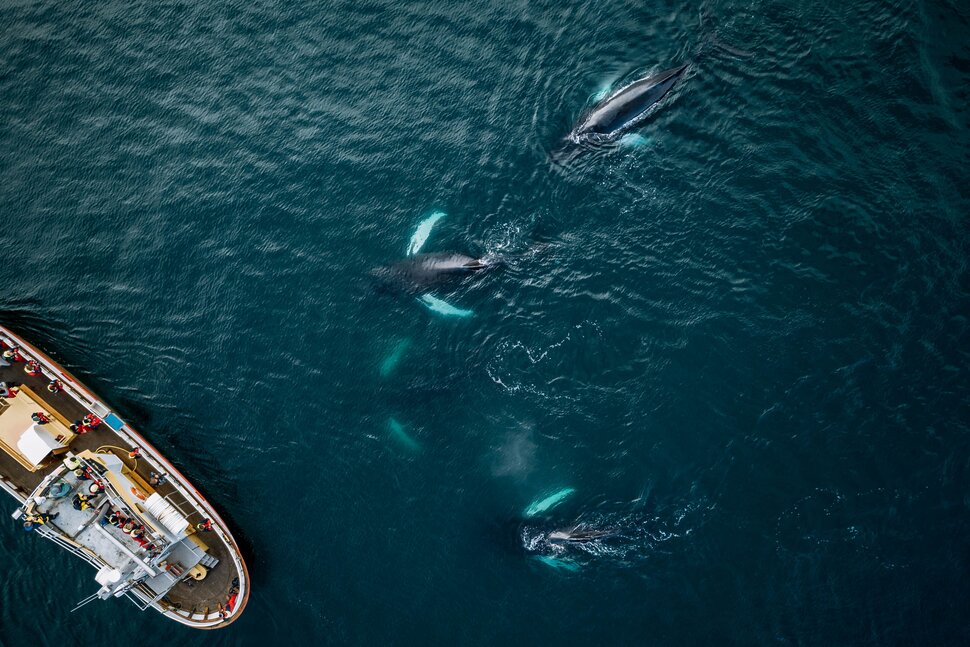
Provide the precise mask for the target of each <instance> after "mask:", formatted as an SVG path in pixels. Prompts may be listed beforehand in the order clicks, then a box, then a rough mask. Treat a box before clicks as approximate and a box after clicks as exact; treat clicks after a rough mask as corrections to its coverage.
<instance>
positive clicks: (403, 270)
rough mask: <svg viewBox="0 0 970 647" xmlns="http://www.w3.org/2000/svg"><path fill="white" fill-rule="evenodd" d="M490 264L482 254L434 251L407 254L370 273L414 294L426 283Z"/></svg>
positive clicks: (460, 275)
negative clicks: (481, 256) (467, 254)
mask: <svg viewBox="0 0 970 647" xmlns="http://www.w3.org/2000/svg"><path fill="white" fill-rule="evenodd" d="M493 264H494V263H492V262H491V261H489V260H488V259H486V258H473V257H471V256H466V255H465V254H459V253H457V252H438V253H434V254H417V255H415V256H409V257H408V258H405V259H404V260H401V261H398V262H396V263H392V264H390V265H383V266H381V267H377V268H375V269H373V270H372V271H371V275H373V276H374V277H375V278H377V279H378V280H380V281H381V282H382V283H384V284H385V285H389V286H391V287H394V288H397V289H398V290H401V291H403V292H405V293H407V294H418V293H423V292H425V291H426V290H427V289H428V288H430V287H434V286H436V285H440V284H442V283H446V282H449V281H455V280H460V279H462V278H464V277H467V276H470V275H472V274H475V273H477V272H481V271H482V270H485V269H487V268H489V267H491V266H492V265H493Z"/></svg>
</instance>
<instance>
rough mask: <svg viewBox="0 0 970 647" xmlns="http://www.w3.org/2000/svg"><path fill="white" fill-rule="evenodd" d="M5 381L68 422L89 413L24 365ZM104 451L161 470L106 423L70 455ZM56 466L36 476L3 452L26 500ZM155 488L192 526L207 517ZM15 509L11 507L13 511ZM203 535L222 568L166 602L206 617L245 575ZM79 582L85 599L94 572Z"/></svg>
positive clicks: (212, 537)
mask: <svg viewBox="0 0 970 647" xmlns="http://www.w3.org/2000/svg"><path fill="white" fill-rule="evenodd" d="M0 381H3V382H6V383H7V385H8V386H22V385H26V386H27V387H28V388H29V389H30V390H31V391H32V392H33V394H34V396H35V397H37V398H40V399H42V400H43V402H44V404H45V406H46V407H47V408H49V409H51V410H52V411H53V412H56V413H57V414H59V417H63V418H65V419H66V420H68V421H71V422H73V421H75V420H80V419H81V418H82V417H83V416H84V415H85V414H86V413H88V411H87V410H85V409H84V408H83V407H82V406H81V404H80V403H79V402H77V401H76V400H75V399H74V398H72V397H71V396H70V395H68V394H66V393H60V394H52V393H50V392H49V391H48V390H47V385H48V383H49V382H50V380H49V379H48V378H47V377H45V376H43V375H41V376H31V375H27V373H26V372H25V371H24V364H23V363H22V362H18V363H11V365H10V366H0ZM19 397H24V396H19ZM102 447H113V448H117V449H115V450H114V453H115V454H116V455H118V456H119V457H120V458H122V460H123V461H124V462H125V464H126V465H127V466H128V467H129V468H132V469H134V470H135V471H136V472H137V474H138V475H139V476H140V477H142V479H144V480H145V481H146V482H147V481H148V480H149V478H150V472H151V471H158V470H157V469H156V470H152V469H151V468H150V466H149V465H148V464H147V463H146V461H145V460H134V459H131V458H129V457H128V452H129V451H130V450H131V449H132V445H130V444H129V443H128V442H126V441H125V440H124V439H123V438H122V437H121V436H119V435H118V434H116V433H115V432H114V430H112V429H111V428H110V427H109V426H108V425H107V424H102V425H100V426H99V427H98V428H97V429H95V430H93V431H91V432H90V433H87V434H84V435H80V436H78V437H77V438H75V439H74V441H73V442H72V443H71V445H70V448H71V451H73V452H74V453H78V452H81V451H83V450H85V449H90V450H92V451H94V450H97V449H98V448H102ZM57 465H59V461H57V460H56V459H55V461H54V462H53V463H52V464H50V465H48V466H45V467H44V468H43V469H40V470H38V471H36V472H29V471H27V470H25V469H24V468H23V467H22V466H21V465H20V463H18V462H17V461H16V460H15V459H14V458H13V457H11V456H9V455H8V454H7V453H6V452H4V451H0V475H3V476H4V477H6V478H7V479H8V480H9V481H11V482H12V483H13V484H14V485H15V486H16V487H17V488H18V489H19V490H20V493H21V496H27V495H28V494H30V493H31V492H32V491H33V490H34V489H35V488H36V487H37V485H38V484H39V483H40V482H41V481H42V480H43V479H44V477H45V476H46V475H47V474H49V473H50V472H51V471H52V470H53V469H55V468H56V467H57ZM155 490H156V491H157V492H158V493H159V494H161V495H162V496H163V497H167V498H168V500H169V501H170V502H172V503H173V504H174V505H176V506H177V507H178V508H180V509H181V510H183V511H185V512H191V513H192V514H191V515H189V516H188V519H189V522H190V523H191V524H192V526H194V525H195V524H196V523H198V522H200V521H202V516H201V515H200V514H199V513H198V512H197V511H195V506H193V505H191V504H189V502H188V501H186V500H185V498H184V497H183V496H182V495H181V493H179V492H178V491H177V490H176V489H175V488H174V487H173V486H172V484H171V483H168V482H166V483H163V484H161V485H159V486H158V487H156V488H155ZM4 500H6V499H0V501H4ZM12 511H13V510H12V507H11V509H10V510H9V512H12ZM199 537H200V539H202V541H203V542H204V543H205V544H206V545H207V546H208V551H207V552H208V553H209V554H210V555H212V556H213V557H215V558H216V559H218V560H219V564H218V565H217V566H215V567H214V568H212V569H210V570H209V572H208V574H207V576H206V578H205V579H204V580H201V581H189V582H184V581H183V582H180V583H179V584H176V585H175V587H174V588H172V590H171V591H170V592H169V593H168V595H167V596H166V597H165V598H163V599H162V601H163V602H167V603H168V604H170V605H172V606H175V607H176V608H180V609H183V610H185V611H189V612H193V611H197V612H200V613H205V612H206V610H207V609H208V610H210V611H212V612H215V611H217V610H218V609H219V608H220V605H221V604H225V602H226V599H227V596H228V594H229V590H230V588H231V586H232V583H233V580H234V579H236V578H238V577H240V574H239V573H238V572H237V571H236V568H235V564H234V562H233V560H232V558H231V555H230V553H229V548H228V546H227V545H226V544H225V542H224V541H223V540H222V539H221V538H220V537H219V536H218V533H215V532H211V533H207V532H201V533H199ZM37 568H38V576H42V575H43V571H44V568H43V566H42V565H41V564H38V565H37ZM51 576H52V581H51V583H52V584H54V583H55V582H61V578H60V577H59V576H57V575H56V574H51ZM78 584H79V586H78V592H79V598H80V597H83V596H82V595H81V594H82V593H83V592H84V591H85V590H86V589H85V588H83V587H84V586H85V585H90V586H95V582H94V573H93V572H92V574H91V580H90V582H79V583H78ZM59 585H60V584H59Z"/></svg>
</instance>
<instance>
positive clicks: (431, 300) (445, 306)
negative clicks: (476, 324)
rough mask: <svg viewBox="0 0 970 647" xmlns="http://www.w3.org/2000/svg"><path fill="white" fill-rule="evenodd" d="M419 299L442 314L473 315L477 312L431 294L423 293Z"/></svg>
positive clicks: (446, 315) (451, 315) (429, 308)
mask: <svg viewBox="0 0 970 647" xmlns="http://www.w3.org/2000/svg"><path fill="white" fill-rule="evenodd" d="M418 301H419V302H421V304H423V305H424V307H426V308H427V309H428V310H430V311H431V312H436V313H438V314H440V315H444V316H445V317H471V316H472V315H473V314H475V313H474V312H473V311H471V310H463V309H462V308H456V307H455V306H453V305H451V304H450V303H448V302H447V301H442V300H441V299H439V298H438V297H435V296H432V295H430V294H423V295H421V296H420V297H419V298H418Z"/></svg>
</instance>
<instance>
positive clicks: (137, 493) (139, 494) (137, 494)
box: [131, 488, 145, 501]
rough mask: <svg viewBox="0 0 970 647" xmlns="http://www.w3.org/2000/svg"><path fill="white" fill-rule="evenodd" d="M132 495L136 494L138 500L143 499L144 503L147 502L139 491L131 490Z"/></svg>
mask: <svg viewBox="0 0 970 647" xmlns="http://www.w3.org/2000/svg"><path fill="white" fill-rule="evenodd" d="M131 493H132V494H134V495H135V496H136V497H137V498H139V499H141V500H142V501H144V500H145V495H144V494H142V493H141V492H139V491H138V490H137V489H135V488H131Z"/></svg>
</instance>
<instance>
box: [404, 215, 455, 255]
mask: <svg viewBox="0 0 970 647" xmlns="http://www.w3.org/2000/svg"><path fill="white" fill-rule="evenodd" d="M445 215H446V214H445V212H444V211H435V212H434V213H432V214H431V215H430V216H428V217H427V218H425V219H424V220H422V221H421V222H420V223H419V224H418V228H417V229H415V230H414V235H413V236H411V242H410V244H408V251H407V254H408V256H413V255H415V254H417V253H418V252H419V251H421V248H422V247H424V243H425V242H427V240H428V236H430V235H431V230H432V229H433V228H434V226H435V223H436V222H438V221H439V220H441V219H442V218H444V217H445Z"/></svg>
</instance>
